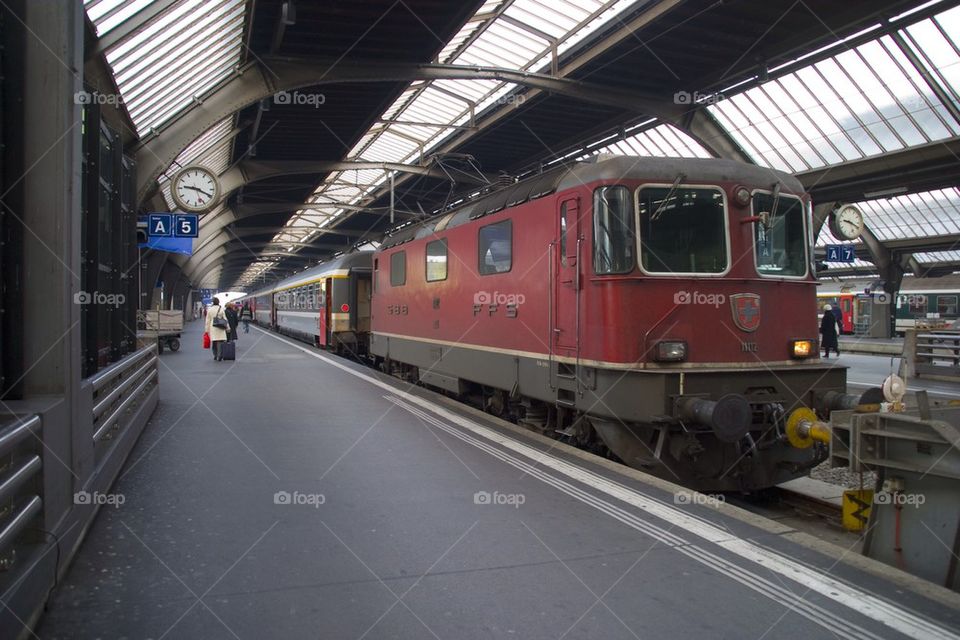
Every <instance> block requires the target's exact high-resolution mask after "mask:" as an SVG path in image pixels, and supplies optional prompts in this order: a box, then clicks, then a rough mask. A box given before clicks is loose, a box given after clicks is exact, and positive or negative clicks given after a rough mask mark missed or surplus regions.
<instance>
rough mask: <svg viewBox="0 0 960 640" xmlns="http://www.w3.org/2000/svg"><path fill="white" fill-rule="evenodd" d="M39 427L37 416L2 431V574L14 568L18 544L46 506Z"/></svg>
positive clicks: (0, 506) (0, 456) (0, 543)
mask: <svg viewBox="0 0 960 640" xmlns="http://www.w3.org/2000/svg"><path fill="white" fill-rule="evenodd" d="M40 428H41V421H40V417H39V416H36V415H34V416H30V417H27V418H22V419H19V421H18V422H15V423H13V424H10V425H7V426H5V427H3V428H2V429H0V571H5V570H8V569H9V568H10V567H11V565H12V564H13V562H14V559H15V554H14V547H15V545H16V544H17V543H18V542H20V541H22V539H23V537H24V534H25V533H26V531H27V527H28V525H29V524H30V522H31V521H32V520H33V519H34V517H35V516H37V515H38V514H39V513H40V511H41V509H42V507H43V500H42V498H41V495H40V489H39V487H40V486H41V483H40V482H39V481H38V478H39V476H40V470H41V468H42V467H43V461H42V459H41V458H40V453H39V450H40V434H39V431H40Z"/></svg>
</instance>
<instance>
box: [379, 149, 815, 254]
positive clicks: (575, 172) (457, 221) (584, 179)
mask: <svg viewBox="0 0 960 640" xmlns="http://www.w3.org/2000/svg"><path fill="white" fill-rule="evenodd" d="M681 174H682V175H684V176H686V178H685V180H684V182H686V183H707V184H709V183H715V182H744V183H746V184H748V185H751V186H755V185H762V184H769V185H770V186H771V187H772V186H773V184H774V183H775V182H778V181H779V182H780V183H781V184H782V185H783V188H784V190H785V191H787V192H789V193H803V185H801V183H800V181H799V180H797V179H796V178H795V177H793V176H792V175H790V174H789V173H784V172H782V171H777V170H775V169H770V168H767V167H761V166H758V165H754V164H747V163H743V162H737V161H736V160H722V159H717V158H660V157H640V156H614V157H607V158H599V159H596V160H592V161H583V162H577V163H575V164H573V165H572V166H561V167H556V168H554V169H550V170H549V171H545V172H544V173H541V174H538V175H535V176H532V177H530V178H527V179H525V180H521V181H520V182H517V183H516V184H511V185H508V186H506V187H503V188H502V189H498V190H497V191H494V192H493V193H490V194H487V195H484V196H481V197H478V198H475V199H473V200H470V201H469V202H466V203H464V204H462V205H460V206H459V207H456V208H455V209H453V210H451V211H448V212H445V213H442V214H439V215H436V216H434V217H432V218H430V219H429V220H425V221H423V222H420V223H417V224H412V225H409V226H407V227H404V228H402V229H399V230H398V231H396V232H394V233H392V234H390V235H388V236H387V237H386V238H384V240H383V243H382V245H381V247H380V249H381V250H383V249H389V248H390V247H395V246H397V245H399V244H403V243H404V242H408V241H410V240H414V239H417V238H424V237H429V236H432V235H433V234H434V233H437V232H440V231H443V230H445V229H452V228H454V227H457V226H460V225H461V224H465V223H467V222H469V221H470V220H474V219H476V218H481V217H483V216H486V215H490V214H491V213H496V212H497V211H500V210H502V209H505V208H507V207H515V206H517V205H520V204H523V203H524V202H528V201H530V200H536V199H537V198H542V197H544V196H547V195H550V194H551V193H555V192H556V191H563V190H565V189H573V188H576V187H579V186H581V185H583V184H588V183H591V182H596V181H598V180H622V179H642V180H649V181H652V182H665V183H672V182H673V181H674V180H676V179H677V176H678V175H681Z"/></svg>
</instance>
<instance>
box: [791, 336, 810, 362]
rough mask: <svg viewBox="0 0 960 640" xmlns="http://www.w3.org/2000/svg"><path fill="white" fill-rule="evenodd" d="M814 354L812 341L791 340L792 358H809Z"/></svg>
mask: <svg viewBox="0 0 960 640" xmlns="http://www.w3.org/2000/svg"><path fill="white" fill-rule="evenodd" d="M814 353H816V346H815V345H814V343H813V340H791V341H790V356H791V357H793V358H809V357H810V356H812V355H813V354H814Z"/></svg>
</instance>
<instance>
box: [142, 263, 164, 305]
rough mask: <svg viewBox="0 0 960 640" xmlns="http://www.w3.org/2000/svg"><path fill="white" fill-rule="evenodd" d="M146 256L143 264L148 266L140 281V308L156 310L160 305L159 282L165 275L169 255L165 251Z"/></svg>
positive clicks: (143, 271)
mask: <svg viewBox="0 0 960 640" xmlns="http://www.w3.org/2000/svg"><path fill="white" fill-rule="evenodd" d="M144 256H145V257H144V258H142V262H144V263H146V265H147V266H146V268H145V269H143V270H142V272H141V273H142V274H143V277H142V278H141V280H140V308H141V309H156V308H157V305H158V304H160V291H159V290H158V289H157V281H158V280H159V279H160V274H161V273H163V266H164V265H165V264H166V263H167V259H168V257H169V254H168V253H166V252H164V251H151V252H150V253H149V254H147V253H144Z"/></svg>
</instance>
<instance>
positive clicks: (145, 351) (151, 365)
mask: <svg viewBox="0 0 960 640" xmlns="http://www.w3.org/2000/svg"><path fill="white" fill-rule="evenodd" d="M157 363H158V356H157V345H156V344H149V345H147V346H145V347H143V348H141V349H139V350H137V351H135V352H134V353H132V354H130V355H129V356H127V357H126V358H124V359H123V360H120V361H119V362H117V363H115V364H113V365H111V366H109V367H107V368H106V369H104V370H103V371H101V372H100V373H98V374H97V375H96V376H94V377H93V379H92V380H91V385H92V386H93V392H94V399H93V402H94V404H93V430H94V431H93V441H94V444H96V443H98V442H100V441H102V440H108V439H110V438H111V437H112V435H113V433H114V432H115V431H116V430H117V429H119V427H120V426H121V418H122V417H123V415H124V413H125V412H126V411H128V410H130V409H132V408H133V407H134V405H135V404H136V402H137V400H138V399H139V398H140V396H141V395H142V394H143V392H145V391H147V390H148V388H149V387H150V386H151V385H152V384H155V381H156V380H157V377H158V374H157Z"/></svg>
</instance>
